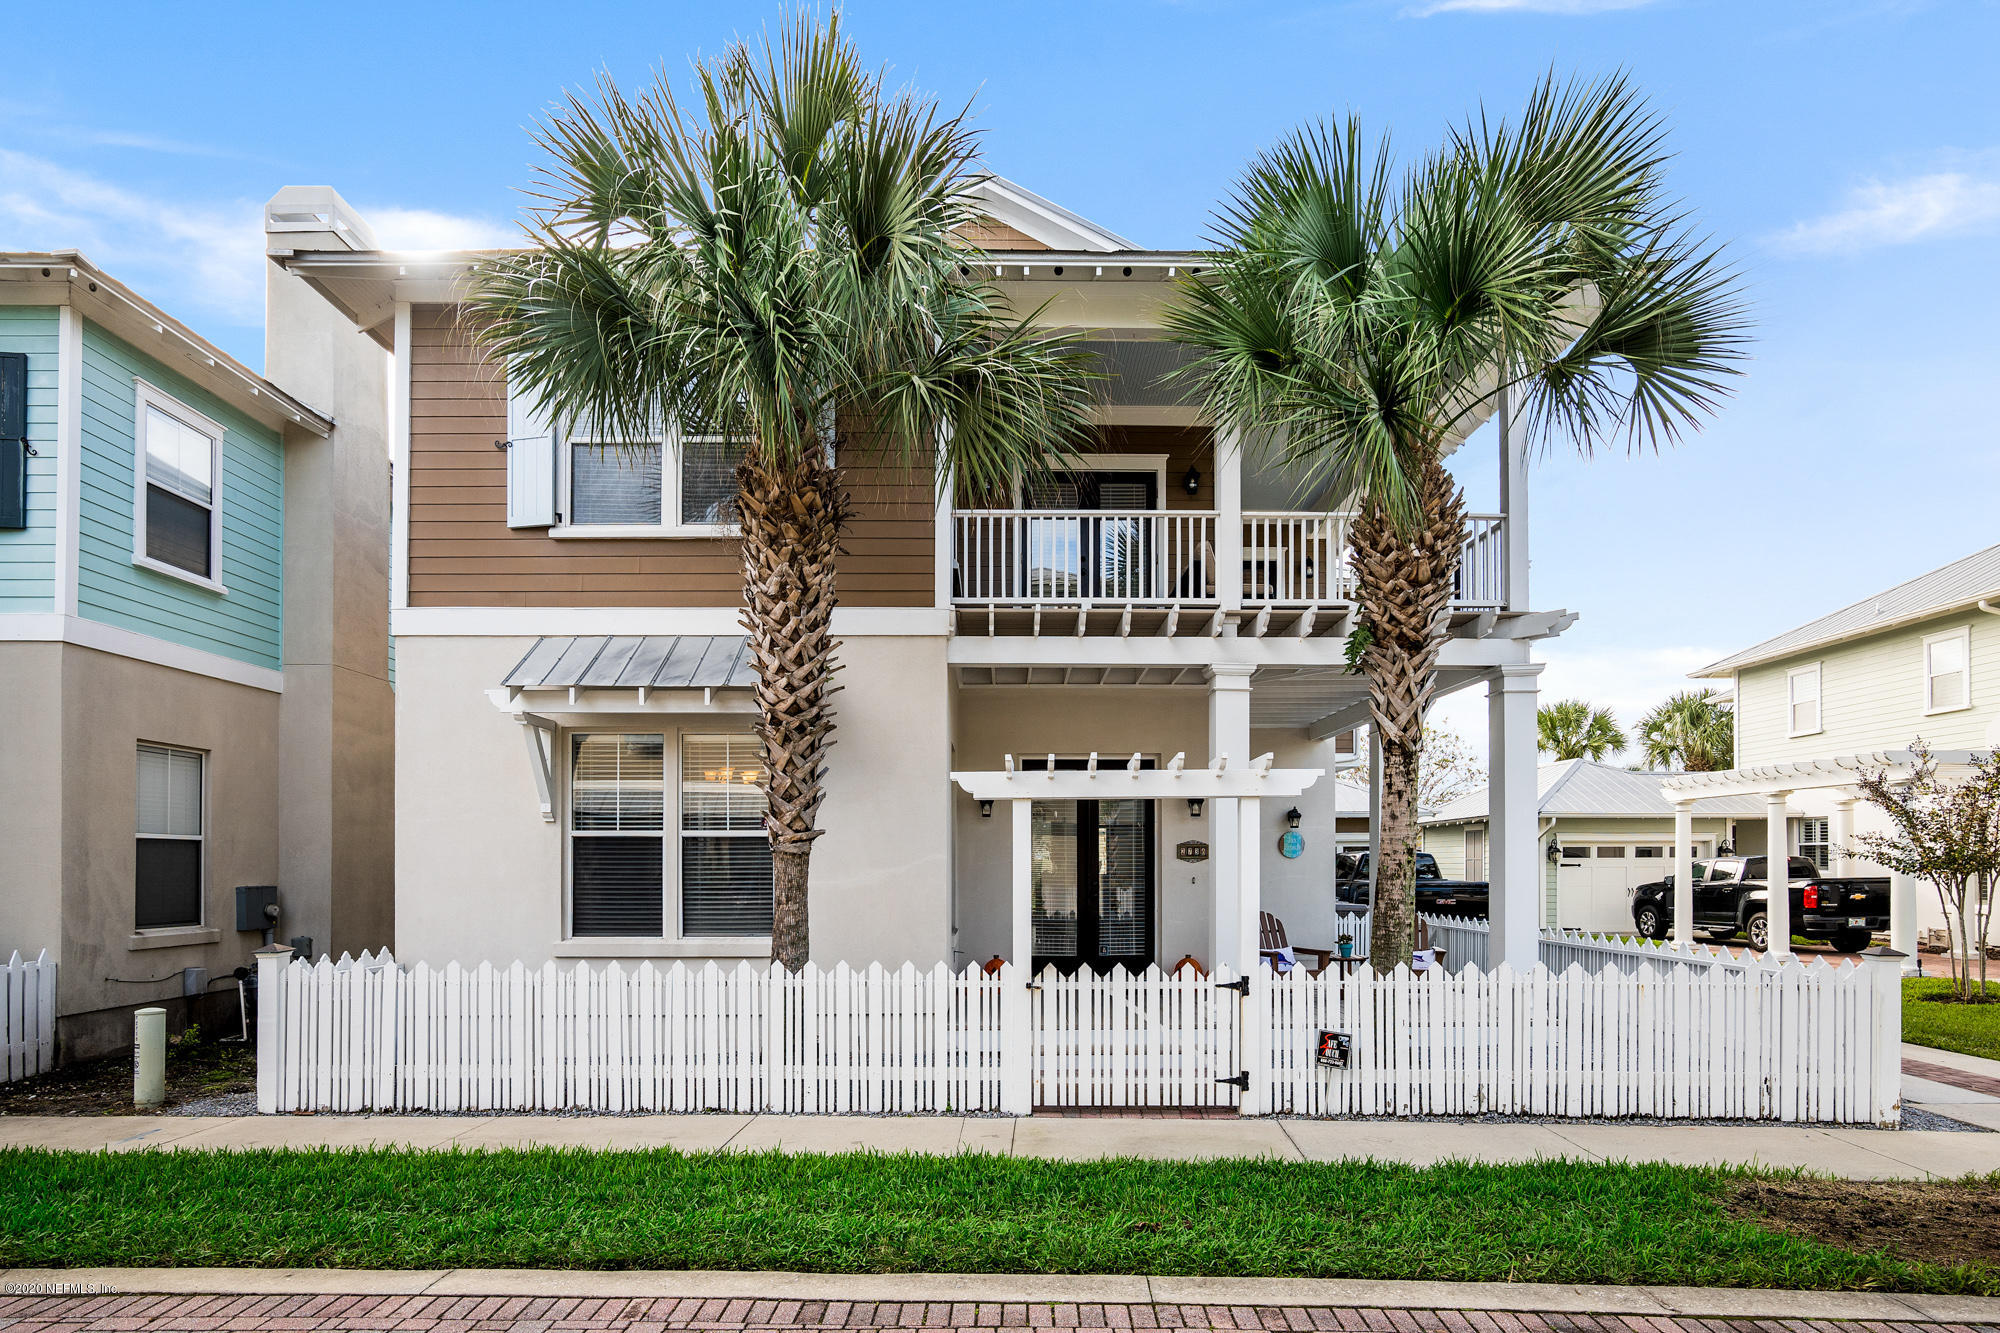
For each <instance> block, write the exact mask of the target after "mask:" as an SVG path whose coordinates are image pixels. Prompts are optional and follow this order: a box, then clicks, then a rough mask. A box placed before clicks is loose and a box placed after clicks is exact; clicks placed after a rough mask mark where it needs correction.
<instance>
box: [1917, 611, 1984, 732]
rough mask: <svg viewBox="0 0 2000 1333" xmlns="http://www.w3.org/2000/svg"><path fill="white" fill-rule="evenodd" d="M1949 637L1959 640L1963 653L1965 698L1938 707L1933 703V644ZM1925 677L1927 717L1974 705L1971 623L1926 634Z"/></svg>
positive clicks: (1925, 709)
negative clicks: (1950, 704)
mask: <svg viewBox="0 0 2000 1333" xmlns="http://www.w3.org/2000/svg"><path fill="white" fill-rule="evenodd" d="M1948 639H1956V640H1958V642H1959V646H1960V649H1961V651H1962V653H1963V658H1964V662H1965V665H1964V666H1963V667H1961V668H1960V671H1961V672H1962V674H1963V675H1964V676H1965V700H1964V702H1963V703H1957V704H1953V705H1952V706H1951V707H1949V708H1937V707H1933V706H1932V704H1931V681H1932V680H1933V679H1934V678H1935V673H1933V672H1932V671H1931V645H1932V644H1934V643H1943V642H1945V641H1946V640H1948ZM1923 678H1924V695H1923V698H1924V716H1925V717H1932V716H1934V715H1936V714H1938V713H1962V712H1964V711H1965V710H1966V709H1968V708H1970V707H1972V627H1971V626H1970V625H1960V626H1959V627H1958V628H1957V629H1948V630H1944V631H1942V632H1941V633H1937V634H1926V635H1925V636H1924V644H1923Z"/></svg>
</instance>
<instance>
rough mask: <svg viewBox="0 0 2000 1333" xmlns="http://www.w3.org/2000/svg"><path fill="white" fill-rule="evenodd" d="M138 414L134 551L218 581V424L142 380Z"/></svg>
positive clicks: (171, 569)
mask: <svg viewBox="0 0 2000 1333" xmlns="http://www.w3.org/2000/svg"><path fill="white" fill-rule="evenodd" d="M136 422H137V434H138V439H137V441H136V444H137V450H136V452H137V456H138V461H139V466H138V467H137V468H136V469H135V472H136V474H137V475H136V477H135V481H136V484H137V485H136V489H137V495H136V496H135V507H134V511H133V535H134V538H135V540H134V542H133V552H132V555H133V559H134V561H136V562H137V563H139V564H141V565H144V566H146V567H147V568H149V569H154V570H157V571H159V572H161V573H163V574H172V575H174V576H176V577H178V578H185V579H189V580H191V581H193V582H198V583H203V584H207V585H209V586H210V587H217V588H219V585H220V583H221V577H222V576H221V572H220V571H221V564H222V524H221V498H222V497H221V490H222V488H221V483H220V477H221V471H222V469H221V466H220V464H221V459H222V427H220V426H218V425H216V424H215V423H214V422H213V421H210V420H209V419H208V418H207V417H205V416H203V415H201V414H200V413H199V412H196V411H194V410H193V409H191V408H189V407H188V406H187V405H186V404H184V403H180V402H177V401H176V400H174V399H172V398H170V397H168V396H167V395H166V394H164V393H161V392H160V391H159V390H158V389H155V388H154V387H153V386H152V385H150V384H147V383H145V382H144V381H143V380H142V381H139V382H138V388H137V417H136Z"/></svg>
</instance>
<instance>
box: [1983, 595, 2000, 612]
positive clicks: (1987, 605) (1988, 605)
mask: <svg viewBox="0 0 2000 1333" xmlns="http://www.w3.org/2000/svg"><path fill="white" fill-rule="evenodd" d="M1979 609H1980V610H1981V611H1984V612H1985V613H1986V614H1987V615H1989V616H2000V606H1995V605H1993V603H1991V602H1989V601H1987V600H1986V599H1985V598H1984V597H1982V598H1980V599H1979Z"/></svg>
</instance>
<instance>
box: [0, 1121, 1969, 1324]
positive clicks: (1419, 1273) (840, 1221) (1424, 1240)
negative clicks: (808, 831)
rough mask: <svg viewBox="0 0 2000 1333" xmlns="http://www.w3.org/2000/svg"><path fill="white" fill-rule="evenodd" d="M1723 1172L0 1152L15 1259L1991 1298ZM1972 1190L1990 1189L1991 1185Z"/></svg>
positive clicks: (18, 1262) (569, 1153)
mask: <svg viewBox="0 0 2000 1333" xmlns="http://www.w3.org/2000/svg"><path fill="white" fill-rule="evenodd" d="M1743 1178H1744V1177H1743V1176H1742V1175H1740V1174H1738V1173H1731V1172H1726V1171H1710V1170H1693V1169H1687V1168H1679V1167H1666V1166H1607V1165H1602V1164H1582V1163H1567V1162H1552V1163H1537V1164H1534V1165H1528V1166H1467V1165H1447V1166H1443V1167H1437V1168H1432V1169H1428V1170H1419V1169H1415V1168H1411V1167H1405V1166H1392V1165H1376V1164H1340V1165H1316V1164H1310V1163H1297V1162H1270V1161H1259V1162H1206V1163H1172V1162H1133V1161H1106V1162H1091V1163H1061V1162H1044V1161H1032V1160H1021V1159H1013V1158H1003V1157H993V1156H985V1155H977V1154H966V1155H962V1156H957V1157H915V1156H901V1157H884V1156H870V1155H849V1156H831V1157H819V1156H796V1157H787V1156H783V1155H780V1154H774V1153H764V1154H696V1155H683V1154H680V1153H676V1152H673V1151H670V1150H660V1151H652V1152H621V1153H592V1152H585V1151H580V1150H573V1149H572V1150H554V1149H543V1150H536V1151H525V1152H492V1153H425V1152H409V1151H371V1152H346V1153H337V1152H325V1151H312V1152H243V1153H226V1152H216V1153H195V1152H141V1153H108V1154H107V1153H63V1152H49V1151H43V1150H37V1149H5V1150H0V1267H9V1266H23V1267H33V1266H60V1267H78V1266H86V1265H178V1266H190V1265H223V1266H265V1267H277V1266H315V1267H318V1266H334V1267H383V1268H442V1267H454V1266H466V1267H502V1268H512V1267H521V1268H552V1267H564V1268H579V1269H619V1268H668V1269H672V1268H727V1269H792V1270H808V1271H816V1272H892V1271H911V1272H924V1271H928V1272H1024V1273H1093V1272H1096V1273H1162V1274H1165V1273H1179V1274H1214V1275H1267V1276H1341V1277H1360V1278H1432V1279H1457V1280H1498V1279H1509V1280H1520V1281H1545V1282H1611V1283H1685V1284H1692V1285H1698V1286H1699V1285H1729V1286H1769V1287H1805V1288H1824V1289H1857V1288H1883V1289H1894V1290H1906V1291H1915V1290H1927V1291H1950V1292H1977V1293H1989V1294H1990V1293H1996V1292H2000V1273H1996V1271H1995V1270H1994V1269H1993V1268H1992V1267H1990V1266H1986V1265H1981V1264H1974V1265H1970V1266H1962V1267H1944V1266H1940V1265H1937V1264H1930V1263H1913V1262H1905V1261H1902V1260H1898V1259H1894V1258H1890V1257H1888V1256H1887V1255H1886V1254H1856V1253H1852V1252H1849V1251H1847V1250H1844V1249H1839V1248H1836V1247H1834V1246H1831V1245H1827V1244H1822V1243H1819V1242H1817V1241H1813V1240H1808V1239H1804V1238H1802V1237H1799V1236H1793V1235H1787V1234H1781V1233H1779V1232H1776V1231H1773V1230H1769V1229H1766V1228H1765V1227H1763V1226H1761V1225H1758V1224H1757V1223H1755V1222H1752V1221H1749V1220H1745V1219H1741V1218H1738V1217H1734V1216H1732V1215H1731V1213H1730V1211H1729V1209H1728V1207H1727V1199H1726V1196H1727V1194H1728V1191H1729V1189H1730V1187H1731V1186H1732V1185H1733V1184H1736V1183H1738V1182H1740V1181H1741V1180H1742V1179H1743ZM1979 1188H1992V1186H1991V1185H1982V1186H1979Z"/></svg>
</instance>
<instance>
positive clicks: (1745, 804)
mask: <svg viewBox="0 0 2000 1333" xmlns="http://www.w3.org/2000/svg"><path fill="white" fill-rule="evenodd" d="M1666 776H1668V775H1667V774H1665V773H1657V772H1635V771H1634V770H1632V769H1629V768H1619V767H1616V766H1615V765H1612V764H1597V763H1592V762H1591V761H1590V760H1588V759H1564V760H1561V761H1559V762H1557V763H1553V764H1543V765H1541V766H1540V767H1539V768H1537V769H1536V770H1535V813H1536V814H1537V815H1539V816H1540V817H1541V818H1543V819H1556V818H1566V819H1672V818H1673V817H1674V806H1673V802H1671V801H1669V800H1668V799H1667V798H1666V796H1665V795H1664V794H1662V793H1661V791H1660V779H1661V778H1663V777H1666ZM1694 813H1695V814H1697V815H1723V816H1733V817H1735V818H1739V819H1742V818H1759V819H1761V818H1762V817H1763V816H1764V813H1765V810H1764V798H1763V797H1762V796H1757V795H1752V796H1715V797H1710V798H1709V799H1707V800H1702V801H1696V802H1695V803H1694ZM1484 818H1486V788H1484V787H1481V788H1480V789H1479V790H1478V791H1475V792H1467V793H1466V794H1465V795H1463V796H1461V797H1459V798H1458V799H1457V800H1455V801H1447V802H1445V803H1444V804H1443V805H1441V806H1439V807H1438V808H1437V809H1435V810H1433V811H1431V812H1430V813H1429V814H1427V815H1425V816H1424V817H1423V818H1422V819H1421V820H1420V821H1419V822H1420V823H1424V824H1462V823H1465V822H1466V821H1468V820H1475V819H1484Z"/></svg>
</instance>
